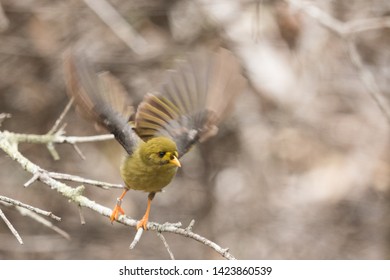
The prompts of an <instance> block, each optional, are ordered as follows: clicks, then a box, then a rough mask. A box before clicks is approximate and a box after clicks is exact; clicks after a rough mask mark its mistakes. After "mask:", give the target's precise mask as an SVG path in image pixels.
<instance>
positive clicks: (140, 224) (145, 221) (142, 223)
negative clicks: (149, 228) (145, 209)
mask: <svg viewBox="0 0 390 280" xmlns="http://www.w3.org/2000/svg"><path fill="white" fill-rule="evenodd" d="M148 220H149V217H146V215H145V216H143V218H142V219H141V220H139V222H138V223H137V230H139V229H140V228H141V227H142V228H143V229H144V230H146V225H147V224H148Z"/></svg>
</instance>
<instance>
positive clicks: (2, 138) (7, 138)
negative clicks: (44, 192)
mask: <svg viewBox="0 0 390 280" xmlns="http://www.w3.org/2000/svg"><path fill="white" fill-rule="evenodd" d="M12 139H14V137H13V134H12V133H9V132H1V131H0V149H2V150H3V151H4V152H6V153H7V154H8V155H9V156H10V158H11V159H13V160H14V161H16V162H17V163H19V164H20V165H21V166H22V167H23V169H24V170H26V171H27V172H29V173H31V174H33V175H35V174H38V178H39V180H40V181H41V182H42V183H44V184H46V185H48V186H50V188H51V189H53V190H56V191H57V192H59V193H60V194H61V195H63V196H64V197H66V198H68V199H69V200H70V201H71V202H74V203H76V204H77V205H79V206H80V207H85V208H88V209H91V210H93V211H95V212H97V213H99V214H100V215H102V216H105V217H110V216H111V213H112V210H111V209H109V208H107V207H104V206H102V205H100V204H98V203H96V202H95V201H92V200H90V199H89V198H87V197H85V196H83V195H82V193H83V191H84V186H79V187H77V188H72V187H70V186H68V185H66V184H64V183H62V182H60V181H57V180H56V179H54V178H52V177H51V176H50V175H49V172H47V171H45V170H43V169H42V168H40V167H39V166H38V165H36V164H34V163H33V162H31V161H30V160H28V159H27V158H26V157H24V156H23V155H22V154H21V153H20V152H19V151H18V150H17V145H13V143H12ZM118 222H119V223H121V224H124V225H127V226H131V227H136V226H137V223H138V221H137V220H134V219H131V218H128V217H127V216H124V215H122V216H120V217H119V219H118ZM147 228H148V229H149V230H152V231H156V232H170V233H174V234H178V235H181V236H184V237H188V238H191V239H193V240H196V241H198V242H200V243H202V244H204V245H206V246H208V247H210V248H212V249H213V250H215V251H216V252H217V253H219V254H220V255H221V256H222V257H224V258H226V259H235V258H234V256H233V255H231V254H230V253H229V252H228V249H223V248H222V247H221V246H219V245H218V244H216V243H215V242H212V241H210V240H208V239H207V238H205V237H203V236H201V235H199V234H196V233H194V232H192V231H191V230H188V229H184V228H181V227H178V224H168V223H166V224H163V225H161V224H157V223H153V222H149V223H148V224H147ZM141 234H142V232H141ZM138 240H139V239H138Z"/></svg>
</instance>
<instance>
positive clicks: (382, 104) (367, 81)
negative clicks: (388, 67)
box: [347, 40, 390, 124]
mask: <svg viewBox="0 0 390 280" xmlns="http://www.w3.org/2000/svg"><path fill="white" fill-rule="evenodd" d="M347 45H348V52H349V55H350V57H351V61H352V63H353V65H354V66H355V67H356V69H357V71H358V73H359V76H360V80H361V81H362V82H363V84H364V85H365V87H366V88H367V91H368V93H369V95H370V97H371V98H372V100H374V102H375V103H376V105H377V106H378V107H379V109H380V110H381V112H382V114H383V115H384V116H385V117H386V119H387V121H388V123H389V124H390V108H389V106H388V104H387V101H386V100H385V99H384V97H383V93H382V92H381V90H380V89H379V86H378V84H377V83H376V81H375V77H374V75H373V74H372V73H371V72H370V71H369V70H368V69H367V67H364V64H363V61H362V58H361V56H360V54H359V53H358V50H357V48H356V44H355V43H354V42H353V41H352V40H348V41H347Z"/></svg>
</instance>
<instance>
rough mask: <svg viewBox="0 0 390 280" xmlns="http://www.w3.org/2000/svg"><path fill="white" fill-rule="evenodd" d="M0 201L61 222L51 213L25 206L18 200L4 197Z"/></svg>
mask: <svg viewBox="0 0 390 280" xmlns="http://www.w3.org/2000/svg"><path fill="white" fill-rule="evenodd" d="M0 201H4V202H7V203H9V204H12V205H15V206H19V207H22V208H26V209H28V210H30V211H32V212H35V213H37V214H40V215H43V216H47V217H50V218H52V219H54V220H57V221H61V218H60V217H58V216H56V215H54V214H53V213H52V212H49V211H45V210H42V209H39V208H37V207H34V206H31V205H28V204H25V203H23V202H20V201H19V200H15V199H12V198H9V197H5V196H0Z"/></svg>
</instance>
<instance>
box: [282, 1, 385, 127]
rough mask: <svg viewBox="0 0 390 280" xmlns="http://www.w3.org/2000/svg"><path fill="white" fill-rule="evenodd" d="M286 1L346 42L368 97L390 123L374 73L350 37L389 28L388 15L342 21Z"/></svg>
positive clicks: (315, 9)
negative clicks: (364, 61)
mask: <svg viewBox="0 0 390 280" xmlns="http://www.w3.org/2000/svg"><path fill="white" fill-rule="evenodd" d="M286 1H287V2H288V3H290V4H291V5H292V6H294V7H295V8H297V9H300V10H302V11H303V12H304V13H305V14H307V15H308V16H310V17H312V18H313V19H315V20H316V21H317V22H318V23H319V24H321V25H322V26H323V27H325V28H327V29H328V30H329V31H331V32H332V33H334V34H336V35H337V36H339V37H340V38H342V39H343V40H345V41H346V42H347V45H348V52H349V55H350V57H351V61H352V64H353V65H354V66H355V67H356V69H357V70H358V72H359V76H360V80H361V81H362V83H363V84H364V86H365V87H366V89H367V91H368V94H369V96H370V98H372V99H373V100H374V102H375V104H376V105H377V106H378V108H379V110H380V111H381V113H382V114H383V115H384V117H385V118H386V120H387V122H388V123H389V124H390V108H389V107H390V105H389V104H388V103H387V101H386V100H385V98H384V94H383V92H382V91H381V90H380V88H379V86H378V84H377V82H376V81H375V77H374V75H373V74H372V73H371V72H370V71H369V70H367V69H368V68H367V67H365V65H364V64H363V60H362V58H361V56H360V54H359V52H358V50H357V48H356V44H355V42H354V40H353V38H352V35H354V34H355V33H358V32H363V31H367V30H373V29H382V28H389V27H390V17H382V18H369V19H362V20H356V21H351V22H346V23H344V22H341V21H339V20H337V19H335V18H334V17H332V16H331V15H329V14H327V13H326V12H324V11H322V10H321V9H320V8H318V7H316V6H314V5H312V4H304V3H302V2H301V1H297V0H286Z"/></svg>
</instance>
